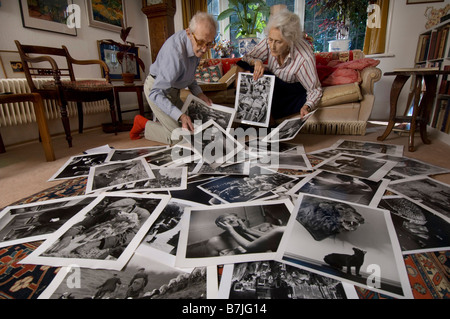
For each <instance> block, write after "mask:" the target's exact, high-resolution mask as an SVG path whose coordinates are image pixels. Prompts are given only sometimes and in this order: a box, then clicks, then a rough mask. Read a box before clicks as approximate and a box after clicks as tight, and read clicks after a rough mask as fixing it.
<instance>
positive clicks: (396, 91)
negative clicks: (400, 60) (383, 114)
mask: <svg viewBox="0 0 450 319" xmlns="http://www.w3.org/2000/svg"><path fill="white" fill-rule="evenodd" d="M408 79H409V75H397V76H396V77H395V79H394V82H393V83H392V87H391V96H390V108H391V110H390V114H389V123H388V126H387V127H386V130H385V131H384V133H383V135H381V136H378V138H377V140H378V141H384V140H385V139H386V138H387V137H388V136H389V134H390V133H391V131H392V129H393V128H394V126H395V117H396V115H397V102H398V98H399V96H400V92H401V91H402V89H403V87H404V86H405V83H406V82H407V81H408Z"/></svg>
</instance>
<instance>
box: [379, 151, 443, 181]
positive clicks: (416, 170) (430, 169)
mask: <svg viewBox="0 0 450 319" xmlns="http://www.w3.org/2000/svg"><path fill="white" fill-rule="evenodd" d="M377 158H380V159H385V160H388V161H393V162H396V163H397V165H395V167H394V168H393V169H392V170H391V172H394V173H397V174H400V175H402V176H404V177H405V178H406V177H414V176H418V175H422V176H429V175H437V174H445V173H448V172H449V170H448V169H446V168H442V167H438V166H435V165H431V164H428V163H425V162H422V161H419V160H416V159H413V158H408V157H399V156H391V155H383V156H377Z"/></svg>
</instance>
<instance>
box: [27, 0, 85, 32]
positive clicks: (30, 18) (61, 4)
mask: <svg viewBox="0 0 450 319" xmlns="http://www.w3.org/2000/svg"><path fill="white" fill-rule="evenodd" d="M19 3H20V12H21V14H22V23H23V26H24V28H30V29H37V30H44V31H51V32H57V33H63V34H67V35H73V36H76V35H77V29H76V28H69V26H68V25H67V8H68V6H69V5H71V4H72V0H39V1H38V0H20V1H19Z"/></svg>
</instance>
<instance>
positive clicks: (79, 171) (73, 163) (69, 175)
mask: <svg viewBox="0 0 450 319" xmlns="http://www.w3.org/2000/svg"><path fill="white" fill-rule="evenodd" d="M107 157H108V153H99V154H85V155H78V156H72V157H71V158H70V159H69V160H68V161H67V162H66V163H65V164H64V165H63V166H62V167H61V168H60V169H59V170H58V171H57V172H56V173H55V174H54V175H53V176H52V177H50V179H49V181H56V180H61V179H73V178H78V177H86V176H89V170H90V169H91V167H94V166H97V165H101V164H103V163H105V162H106V159H107Z"/></svg>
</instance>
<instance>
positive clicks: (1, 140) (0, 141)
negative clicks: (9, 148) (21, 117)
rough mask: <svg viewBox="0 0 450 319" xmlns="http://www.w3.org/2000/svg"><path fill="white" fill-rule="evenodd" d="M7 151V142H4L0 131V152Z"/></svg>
mask: <svg viewBox="0 0 450 319" xmlns="http://www.w3.org/2000/svg"><path fill="white" fill-rule="evenodd" d="M1 153H6V149H5V144H3V139H2V133H0V154H1Z"/></svg>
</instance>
